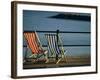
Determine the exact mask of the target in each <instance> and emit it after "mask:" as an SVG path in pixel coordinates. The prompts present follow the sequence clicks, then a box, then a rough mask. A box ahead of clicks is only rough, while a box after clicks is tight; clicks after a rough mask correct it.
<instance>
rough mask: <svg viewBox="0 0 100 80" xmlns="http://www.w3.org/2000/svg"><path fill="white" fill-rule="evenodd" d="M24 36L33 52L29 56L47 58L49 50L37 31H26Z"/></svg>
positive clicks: (36, 58)
mask: <svg viewBox="0 0 100 80" xmlns="http://www.w3.org/2000/svg"><path fill="white" fill-rule="evenodd" d="M24 37H25V40H26V42H27V48H29V49H30V50H31V52H32V55H31V56H29V58H32V59H35V60H38V59H39V58H40V57H42V56H44V57H45V59H47V57H46V54H47V50H44V49H43V47H42V45H41V43H40V40H39V37H38V35H37V33H36V32H24ZM27 54H28V53H27ZM34 57H35V58H34Z"/></svg>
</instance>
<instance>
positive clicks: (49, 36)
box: [45, 33, 67, 64]
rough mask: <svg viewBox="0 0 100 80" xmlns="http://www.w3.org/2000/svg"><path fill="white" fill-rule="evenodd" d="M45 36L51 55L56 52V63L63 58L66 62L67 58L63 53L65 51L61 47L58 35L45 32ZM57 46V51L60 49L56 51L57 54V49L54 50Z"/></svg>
mask: <svg viewBox="0 0 100 80" xmlns="http://www.w3.org/2000/svg"><path fill="white" fill-rule="evenodd" d="M45 37H46V39H47V47H48V52H51V54H53V55H54V54H56V57H54V58H55V59H56V60H57V62H56V64H58V63H59V62H60V61H61V60H62V59H63V58H64V59H65V61H66V62H67V58H66V55H65V53H66V52H67V51H65V50H64V48H63V45H62V41H61V38H60V36H59V35H58V34H55V33H48V34H45ZM54 38H55V39H54ZM54 45H55V46H54ZM51 48H53V49H51ZM57 48H58V51H60V53H58V54H57V52H58V51H56V49H57ZM54 50H55V51H54ZM52 51H53V52H52ZM59 55H61V57H59ZM58 58H59V59H58Z"/></svg>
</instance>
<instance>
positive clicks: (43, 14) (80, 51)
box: [23, 10, 91, 56]
mask: <svg viewBox="0 0 100 80" xmlns="http://www.w3.org/2000/svg"><path fill="white" fill-rule="evenodd" d="M66 13H67V12H66ZM58 14H62V12H49V11H31V10H23V31H34V30H37V31H56V30H57V29H59V30H60V31H63V32H67V31H69V32H70V31H71V32H90V30H91V27H90V26H91V25H90V21H82V20H81V21H80V20H72V19H57V18H50V17H51V16H56V15H58ZM75 14H76V13H75ZM78 15H89V16H90V14H86V13H85V14H83V13H78ZM44 34H45V33H38V36H39V38H40V40H41V43H42V44H43V45H47V44H46V43H47V42H46V39H45V36H44ZM60 37H61V39H62V42H63V44H64V45H90V44H91V43H90V42H91V41H90V38H91V37H90V33H60ZM24 45H25V40H24ZM64 49H65V50H68V53H69V54H71V55H73V56H76V55H90V46H84V47H83V46H77V47H76V46H71V47H69V46H66V47H64Z"/></svg>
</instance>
